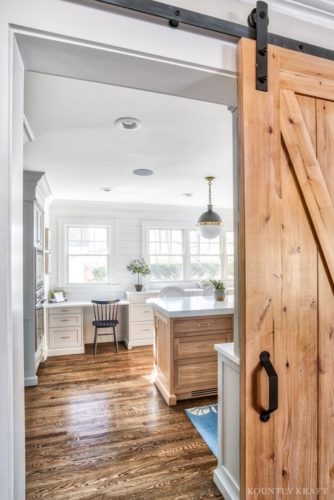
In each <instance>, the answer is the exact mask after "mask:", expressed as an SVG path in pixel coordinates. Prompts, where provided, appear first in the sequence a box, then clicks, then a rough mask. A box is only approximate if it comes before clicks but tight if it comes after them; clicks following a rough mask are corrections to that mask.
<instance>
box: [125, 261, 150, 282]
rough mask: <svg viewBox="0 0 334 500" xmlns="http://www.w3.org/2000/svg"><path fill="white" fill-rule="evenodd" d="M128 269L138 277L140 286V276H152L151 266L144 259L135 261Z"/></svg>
mask: <svg viewBox="0 0 334 500" xmlns="http://www.w3.org/2000/svg"><path fill="white" fill-rule="evenodd" d="M126 268H127V270H128V271H130V273H131V274H137V275H138V285H139V277H140V276H143V277H145V276H148V275H149V274H151V269H150V266H149V265H148V264H146V262H145V260H144V259H135V260H133V261H132V262H130V264H129V265H128V266H127V267H126Z"/></svg>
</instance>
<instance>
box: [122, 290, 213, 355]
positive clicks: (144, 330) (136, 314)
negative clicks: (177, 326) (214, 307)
mask: <svg viewBox="0 0 334 500" xmlns="http://www.w3.org/2000/svg"><path fill="white" fill-rule="evenodd" d="M159 291H160V290H148V291H144V292H125V297H126V299H127V300H128V301H129V317H128V325H127V328H125V329H124V333H123V341H124V342H125V345H126V346H127V348H128V349H132V347H137V346H143V345H152V344H153V336H154V323H153V309H152V306H151V305H150V304H147V303H146V301H147V299H152V298H156V297H158V296H159ZM185 293H186V295H189V296H195V295H203V290H202V289H201V288H189V289H187V288H186V289H185Z"/></svg>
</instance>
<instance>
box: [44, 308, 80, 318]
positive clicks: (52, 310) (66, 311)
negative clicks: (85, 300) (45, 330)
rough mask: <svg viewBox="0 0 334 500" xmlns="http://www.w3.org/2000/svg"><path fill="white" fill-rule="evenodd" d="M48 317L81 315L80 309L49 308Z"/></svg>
mask: <svg viewBox="0 0 334 500" xmlns="http://www.w3.org/2000/svg"><path fill="white" fill-rule="evenodd" d="M48 312H49V316H52V315H54V314H55V315H58V314H81V308H80V307H54V308H52V307H50V308H49V309H48Z"/></svg>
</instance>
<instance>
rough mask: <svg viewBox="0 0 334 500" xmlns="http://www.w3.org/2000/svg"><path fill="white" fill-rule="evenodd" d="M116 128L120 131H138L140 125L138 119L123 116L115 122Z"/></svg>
mask: <svg viewBox="0 0 334 500" xmlns="http://www.w3.org/2000/svg"><path fill="white" fill-rule="evenodd" d="M115 125H116V127H118V128H120V129H121V130H138V129H139V128H141V126H142V124H141V121H140V120H138V118H132V117H131V116H123V117H122V118H118V119H117V120H116V121H115Z"/></svg>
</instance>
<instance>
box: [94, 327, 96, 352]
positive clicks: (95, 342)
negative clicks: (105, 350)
mask: <svg viewBox="0 0 334 500" xmlns="http://www.w3.org/2000/svg"><path fill="white" fill-rule="evenodd" d="M96 349H97V328H96V327H95V334H94V355H95V356H96Z"/></svg>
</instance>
